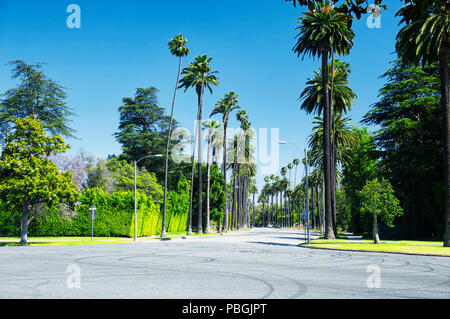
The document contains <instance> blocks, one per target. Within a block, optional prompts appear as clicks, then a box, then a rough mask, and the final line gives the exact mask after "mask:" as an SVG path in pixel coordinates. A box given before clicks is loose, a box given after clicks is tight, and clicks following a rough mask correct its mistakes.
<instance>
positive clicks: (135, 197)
mask: <svg viewBox="0 0 450 319" xmlns="http://www.w3.org/2000/svg"><path fill="white" fill-rule="evenodd" d="M149 157H162V155H161V154H156V155H147V156H144V157H142V158H141V159H139V160H137V161H134V242H136V241H137V191H136V188H137V187H136V171H137V163H139V162H140V161H142V160H143V159H146V158H149Z"/></svg>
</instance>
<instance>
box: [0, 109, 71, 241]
mask: <svg viewBox="0 0 450 319" xmlns="http://www.w3.org/2000/svg"><path fill="white" fill-rule="evenodd" d="M12 121H13V124H14V127H13V131H12V132H11V133H10V134H9V135H8V137H7V138H6V140H5V142H6V146H5V147H4V149H3V151H2V155H1V158H0V177H1V178H0V180H1V183H0V198H1V200H2V201H3V202H4V203H6V204H7V205H8V206H9V207H10V208H11V209H13V210H17V211H22V218H21V239H20V242H21V243H22V244H27V243H28V225H29V224H30V223H31V222H32V221H33V220H34V219H35V218H36V217H37V215H38V214H39V213H41V214H43V213H45V212H46V207H54V206H59V205H62V204H66V205H69V206H74V205H75V203H76V202H77V200H78V198H79V192H78V191H77V185H75V184H74V183H73V182H72V179H73V175H72V173H71V172H70V171H67V172H60V171H59V170H58V169H57V168H56V165H55V163H54V162H52V161H51V160H49V159H48V156H49V155H50V154H51V153H61V152H65V151H66V149H67V147H68V145H66V144H65V143H64V140H63V139H62V138H61V137H59V136H54V137H48V136H46V134H45V132H44V127H43V125H42V123H41V121H40V120H38V119H36V117H35V116H31V117H26V118H24V119H13V120H12Z"/></svg>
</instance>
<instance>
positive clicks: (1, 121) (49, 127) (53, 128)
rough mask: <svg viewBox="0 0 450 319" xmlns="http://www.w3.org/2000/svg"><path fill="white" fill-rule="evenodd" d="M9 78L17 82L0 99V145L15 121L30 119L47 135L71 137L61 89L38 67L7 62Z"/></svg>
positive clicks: (38, 65) (72, 133) (69, 115)
mask: <svg viewBox="0 0 450 319" xmlns="http://www.w3.org/2000/svg"><path fill="white" fill-rule="evenodd" d="M9 65H10V66H11V67H12V78H13V79H18V80H19V84H18V86H17V87H16V88H14V89H10V90H8V91H6V92H5V93H4V94H2V95H1V97H2V98H1V99H0V141H1V143H2V144H4V143H5V141H4V139H5V138H6V137H7V135H8V134H9V132H10V131H11V129H12V127H13V126H14V119H15V118H22V119H23V118H26V117H30V116H32V115H34V116H35V117H36V118H38V119H40V120H41V122H42V125H43V127H44V129H45V130H46V131H47V132H48V133H50V134H51V135H60V136H63V137H72V138H73V137H75V136H74V133H75V132H76V131H75V130H74V129H73V128H70V127H69V122H71V119H70V118H71V117H72V116H73V115H74V114H73V113H72V111H71V109H70V108H69V107H68V106H67V104H66V98H67V93H66V92H65V89H64V88H63V87H62V86H61V85H59V84H58V83H57V82H55V81H54V80H52V79H50V78H49V77H47V76H46V75H45V74H44V73H43V72H42V71H41V68H42V64H40V63H38V64H34V65H32V64H27V63H25V62H24V61H21V60H15V61H11V62H10V63H9Z"/></svg>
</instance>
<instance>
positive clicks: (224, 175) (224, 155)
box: [223, 114, 231, 232]
mask: <svg viewBox="0 0 450 319" xmlns="http://www.w3.org/2000/svg"><path fill="white" fill-rule="evenodd" d="M227 127H228V116H227V115H226V114H224V116H223V192H224V193H225V214H224V215H225V216H224V218H225V220H224V229H225V232H228V189H227ZM230 202H231V201H230Z"/></svg>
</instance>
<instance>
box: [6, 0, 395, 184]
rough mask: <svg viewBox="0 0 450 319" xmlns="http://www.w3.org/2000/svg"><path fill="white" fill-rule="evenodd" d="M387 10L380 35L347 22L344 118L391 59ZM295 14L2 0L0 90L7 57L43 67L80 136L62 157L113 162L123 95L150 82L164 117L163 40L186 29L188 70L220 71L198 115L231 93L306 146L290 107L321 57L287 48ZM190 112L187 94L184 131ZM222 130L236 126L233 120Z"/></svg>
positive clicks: (270, 6)
mask: <svg viewBox="0 0 450 319" xmlns="http://www.w3.org/2000/svg"><path fill="white" fill-rule="evenodd" d="M369 2H370V1H369ZM72 3H74V4H77V5H79V6H80V8H81V28H80V29H69V28H68V27H67V25H66V20H67V17H68V16H69V15H70V14H69V13H67V12H66V8H67V6H68V5H69V4H72ZM387 5H388V11H383V12H382V15H381V28H373V29H370V28H369V27H368V26H367V24H366V19H367V16H368V15H366V16H363V17H362V19H361V20H360V21H355V24H354V31H355V33H356V38H355V44H354V47H353V49H352V51H351V54H350V55H349V56H347V57H345V58H343V59H344V60H346V61H347V62H349V63H350V65H351V69H352V74H351V77H350V85H351V88H352V89H353V90H354V91H355V93H356V94H357V95H358V99H357V100H356V103H355V105H354V106H353V107H352V110H351V112H350V113H349V115H350V116H351V117H352V119H353V123H354V124H355V125H357V126H360V123H359V121H360V120H361V118H362V116H363V115H364V114H365V113H366V112H367V111H368V110H369V107H370V105H371V104H373V103H375V102H376V101H377V95H378V90H379V89H380V88H381V86H382V85H383V80H381V79H379V76H380V75H381V74H383V73H384V72H385V71H386V70H387V69H388V68H389V62H390V61H392V60H394V59H395V58H396V55H395V54H394V51H395V37H396V34H397V32H398V30H399V26H398V20H399V19H398V18H396V17H394V15H395V12H397V10H398V9H399V8H400V6H401V2H400V1H399V0H395V1H392V0H390V1H387ZM302 11H304V9H302V8H294V7H293V6H292V4H290V3H287V2H284V1H283V0H271V1H261V0H246V1H242V0H227V1H218V0H210V1H206V0H196V1H180V0H173V1H153V0H150V1H143V0H128V1H106V0H88V1H87V0H71V1H64V0H39V1H38V0H0V45H1V47H0V48H1V49H0V92H4V91H6V90H7V89H10V88H13V87H14V86H15V82H14V81H12V80H11V79H10V75H11V73H10V71H11V70H10V67H9V66H7V65H6V64H7V62H8V61H11V60H14V59H21V60H25V61H26V62H27V63H36V62H45V63H47V65H45V66H44V72H45V73H46V74H47V75H48V76H50V77H51V78H52V79H54V80H56V81H58V82H59V83H60V84H61V85H62V86H64V87H66V88H67V89H68V94H69V97H68V101H67V102H68V105H69V106H70V107H71V108H72V109H73V111H74V112H75V114H76V117H75V118H74V121H73V123H72V127H73V128H74V129H76V130H77V131H78V133H77V136H78V137H79V140H67V141H66V142H68V143H69V144H70V145H72V150H71V151H70V152H74V153H75V152H78V151H80V150H84V151H86V152H87V153H90V154H91V155H94V156H96V157H102V158H105V157H106V156H107V155H109V154H119V153H120V152H121V148H120V145H119V144H118V143H117V142H116V141H115V139H114V137H113V135H112V134H113V133H114V132H116V131H117V127H118V123H119V113H118V107H119V106H120V105H121V102H122V98H123V97H132V96H133V95H134V93H135V89H136V88H138V87H150V86H155V87H156V88H158V89H159V103H160V105H161V106H164V107H166V108H167V109H169V107H170V105H171V101H172V95H173V90H174V86H175V80H176V72H177V67H178V61H177V59H176V58H175V57H173V56H172V55H171V54H170V52H169V50H168V47H167V43H168V41H169V40H170V39H171V38H172V37H173V36H175V35H177V34H179V33H183V35H184V36H185V37H187V38H188V41H189V42H188V47H189V48H190V50H191V53H190V55H189V56H188V57H187V58H186V59H185V62H186V63H185V65H186V64H187V63H188V62H190V61H192V60H193V59H194V57H195V56H197V55H200V54H207V55H208V56H210V57H212V58H213V60H212V64H211V66H212V68H213V70H216V71H218V72H219V75H218V76H219V80H220V86H219V87H217V88H215V89H214V92H213V94H212V95H211V94H209V92H208V93H207V94H206V95H205V98H204V114H205V116H207V115H208V114H209V113H210V111H211V109H212V107H213V106H214V104H215V103H216V102H217V100H219V99H220V98H222V97H223V96H224V94H225V93H227V92H229V91H235V92H236V93H238V94H239V96H240V98H239V100H240V105H241V107H242V108H244V109H245V110H246V111H247V113H248V115H249V120H250V122H251V123H252V126H253V127H255V128H256V129H259V128H269V129H270V128H279V130H280V131H279V132H280V139H283V140H287V141H290V142H294V143H298V144H303V145H306V144H307V142H306V141H307V138H308V135H309V134H310V133H311V129H312V123H311V122H312V121H313V116H312V115H309V116H308V115H306V113H305V112H304V111H302V110H300V108H299V102H298V100H297V99H298V97H299V95H300V93H301V91H302V90H303V88H304V85H305V82H306V79H307V78H308V77H310V75H311V73H312V72H313V71H314V70H316V69H318V67H319V66H320V60H318V59H315V60H314V59H312V58H308V57H305V59H304V60H302V59H301V58H298V57H297V56H296V55H295V54H294V53H293V52H292V47H293V46H294V44H295V36H296V34H297V31H296V30H295V27H296V19H297V18H298V17H299V16H301V12H302ZM196 111H197V104H196V95H195V92H194V91H193V90H190V91H188V92H186V93H184V92H183V91H179V95H178V98H177V104H176V107H175V118H176V119H177V120H178V121H179V122H180V125H181V126H182V127H186V128H188V129H192V126H193V121H194V119H195V116H196ZM230 125H231V126H232V127H238V123H237V122H236V120H235V119H234V116H233V119H232V122H231V123H230ZM302 155H303V152H301V151H300V149H298V148H296V147H295V146H291V145H282V146H280V167H281V166H286V165H287V163H289V162H291V161H292V159H293V158H296V157H297V158H301V157H302ZM301 174H302V173H301V172H299V173H298V175H299V176H300V175H301ZM263 177H264V176H263V175H261V174H258V176H257V181H258V186H259V187H261V185H262V184H263V180H262V179H263Z"/></svg>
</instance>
